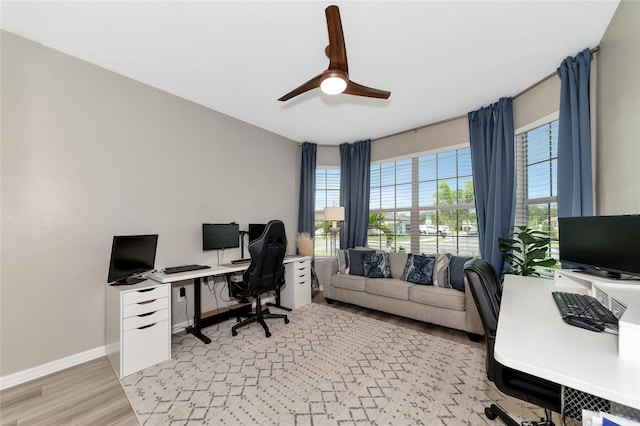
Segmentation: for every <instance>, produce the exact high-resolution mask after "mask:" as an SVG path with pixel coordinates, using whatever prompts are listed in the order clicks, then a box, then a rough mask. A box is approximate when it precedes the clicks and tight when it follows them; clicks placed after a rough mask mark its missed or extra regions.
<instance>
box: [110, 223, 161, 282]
mask: <svg viewBox="0 0 640 426" xmlns="http://www.w3.org/2000/svg"><path fill="white" fill-rule="evenodd" d="M157 246H158V235H157V234H154V235H116V236H114V237H113V243H112V245H111V259H110V260H109V273H108V275H107V282H108V283H113V284H118V285H121V284H124V285H131V284H137V283H139V282H142V281H144V278H138V277H135V275H138V274H141V273H143V272H147V271H150V270H152V269H153V268H154V267H155V266H154V265H155V261H156V248H157Z"/></svg>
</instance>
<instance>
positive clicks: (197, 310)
mask: <svg viewBox="0 0 640 426" xmlns="http://www.w3.org/2000/svg"><path fill="white" fill-rule="evenodd" d="M310 259H311V258H310V257H308V256H306V257H305V256H286V257H285V259H284V262H283V263H284V264H285V267H286V268H287V269H291V268H294V269H297V270H300V268H301V265H302V266H303V267H306V268H307V269H309V268H310ZM249 264H250V263H249V262H247V263H239V264H235V265H234V264H223V265H207V266H210V267H209V268H207V269H198V270H195V271H188V272H178V273H175V274H165V273H164V272H160V271H158V272H154V273H149V274H147V275H146V276H147V278H150V279H152V280H154V281H157V282H159V283H174V282H177V281H185V280H193V295H194V301H193V304H194V316H193V326H191V327H187V332H188V333H190V334H193V335H194V336H196V337H197V338H198V339H200V340H202V341H203V342H204V343H207V344H208V343H211V339H209V338H208V337H207V336H205V335H204V334H202V331H201V330H202V329H203V328H204V327H208V326H210V325H213V324H215V323H217V322H220V321H221V320H223V319H226V318H228V317H230V316H233V315H235V314H237V315H240V314H241V313H246V312H248V311H249V310H250V308H251V305H250V304H247V303H239V304H237V305H234V306H231V307H230V308H229V309H225V310H224V312H220V313H218V314H215V315H209V316H206V317H203V315H202V307H201V301H202V298H201V288H200V287H201V278H204V277H215V276H224V277H225V278H226V279H229V276H230V275H231V274H232V273H234V272H242V271H245V270H246V269H247V268H248V267H249ZM292 276H293V275H292V274H291V273H287V272H285V277H287V280H286V281H285V285H284V286H283V287H282V288H281V289H280V290H281V292H282V294H283V295H284V298H285V299H286V300H300V296H299V295H298V296H297V297H296V295H295V294H293V293H294V292H296V291H302V290H303V289H304V290H306V289H308V294H309V297H308V300H309V302H308V303H311V274H308V278H304V279H303V280H300V279H297V280H296V281H295V282H289V281H291V280H290V279H289V278H288V277H292ZM298 289H300V290H298ZM289 293H292V294H289ZM303 299H304V297H303ZM277 302H278V303H279V302H280V301H279V300H277ZM295 307H298V306H295Z"/></svg>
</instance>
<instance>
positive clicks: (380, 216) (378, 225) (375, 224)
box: [368, 213, 393, 247]
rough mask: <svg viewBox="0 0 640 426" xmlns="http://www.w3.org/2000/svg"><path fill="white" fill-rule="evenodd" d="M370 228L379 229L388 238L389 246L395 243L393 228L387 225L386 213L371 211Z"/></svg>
mask: <svg viewBox="0 0 640 426" xmlns="http://www.w3.org/2000/svg"><path fill="white" fill-rule="evenodd" d="M368 229H379V230H380V231H382V233H383V234H384V235H385V237H386V239H387V247H390V246H391V245H392V244H393V230H392V229H391V228H390V227H389V225H387V222H386V221H385V217H384V213H369V228H368Z"/></svg>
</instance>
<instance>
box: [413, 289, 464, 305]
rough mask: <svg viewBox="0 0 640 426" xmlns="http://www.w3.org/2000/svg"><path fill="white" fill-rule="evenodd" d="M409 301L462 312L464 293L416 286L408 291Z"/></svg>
mask: <svg viewBox="0 0 640 426" xmlns="http://www.w3.org/2000/svg"><path fill="white" fill-rule="evenodd" d="M409 300H411V301H413V302H416V303H421V304H423V305H429V306H437V307H439V308H445V309H454V310H456V311H464V310H465V304H464V293H460V292H459V291H456V290H454V289H452V288H441V287H435V286H430V285H416V286H413V287H411V289H410V290H409Z"/></svg>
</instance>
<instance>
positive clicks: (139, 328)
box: [138, 322, 157, 330]
mask: <svg viewBox="0 0 640 426" xmlns="http://www.w3.org/2000/svg"><path fill="white" fill-rule="evenodd" d="M156 324H157V322H154V323H153V324H149V325H143V326H142V327H138V330H144V329H145V328H149V327H153V326H154V325H156Z"/></svg>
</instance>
